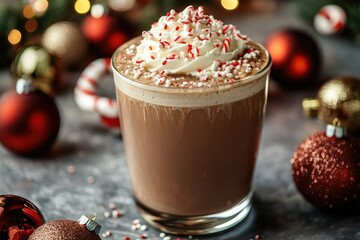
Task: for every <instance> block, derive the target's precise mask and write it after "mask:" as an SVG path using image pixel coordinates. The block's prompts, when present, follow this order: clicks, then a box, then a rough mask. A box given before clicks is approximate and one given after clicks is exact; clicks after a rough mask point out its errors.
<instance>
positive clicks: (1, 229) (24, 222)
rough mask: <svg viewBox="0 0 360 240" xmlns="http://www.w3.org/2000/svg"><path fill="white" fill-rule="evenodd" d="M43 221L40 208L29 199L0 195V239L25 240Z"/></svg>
mask: <svg viewBox="0 0 360 240" xmlns="http://www.w3.org/2000/svg"><path fill="white" fill-rule="evenodd" d="M44 222H45V220H44V217H43V216H42V214H41V212H40V210H39V209H38V208H37V207H36V206H35V205H34V204H33V203H31V202H30V201H29V200H27V199H25V198H22V197H19V196H14V195H0V239H5V240H27V239H28V237H29V236H30V235H31V234H32V232H33V231H34V230H35V229H36V228H38V227H39V226H40V225H42V224H43V223H44Z"/></svg>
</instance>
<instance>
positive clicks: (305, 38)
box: [265, 29, 321, 87]
mask: <svg viewBox="0 0 360 240" xmlns="http://www.w3.org/2000/svg"><path fill="white" fill-rule="evenodd" d="M265 46H266V48H267V49H268V51H269V52H270V55H271V57H272V60H273V65H272V68H271V77H273V78H274V80H276V81H277V82H279V83H280V84H281V85H283V86H286V87H299V86H307V85H309V84H311V83H312V82H314V81H316V78H317V76H318V74H319V71H320V67H321V57H320V50H319V48H318V46H317V44H316V42H315V41H314V39H313V38H312V37H311V36H309V35H308V34H306V33H305V32H302V31H299V30H295V29H286V30H281V31H277V32H275V33H273V34H271V35H270V36H269V37H268V39H267V41H266V43H265Z"/></svg>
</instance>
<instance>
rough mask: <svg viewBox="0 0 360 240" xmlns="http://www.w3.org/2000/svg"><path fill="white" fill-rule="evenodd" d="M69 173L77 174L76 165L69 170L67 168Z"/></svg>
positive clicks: (70, 166)
mask: <svg viewBox="0 0 360 240" xmlns="http://www.w3.org/2000/svg"><path fill="white" fill-rule="evenodd" d="M67 171H68V173H70V174H74V173H76V171H77V169H76V167H75V166H74V165H69V166H68V168H67Z"/></svg>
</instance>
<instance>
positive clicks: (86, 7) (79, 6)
mask: <svg viewBox="0 0 360 240" xmlns="http://www.w3.org/2000/svg"><path fill="white" fill-rule="evenodd" d="M90 8H91V3H90V1H89V0H77V1H76V2H75V5H74V9H75V11H76V12H77V13H79V14H85V13H87V12H89V11H90Z"/></svg>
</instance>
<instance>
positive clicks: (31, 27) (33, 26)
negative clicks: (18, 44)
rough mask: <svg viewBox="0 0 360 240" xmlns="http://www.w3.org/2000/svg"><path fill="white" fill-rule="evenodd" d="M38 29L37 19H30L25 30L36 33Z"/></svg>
mask: <svg viewBox="0 0 360 240" xmlns="http://www.w3.org/2000/svg"><path fill="white" fill-rule="evenodd" d="M37 28H38V22H37V21H36V20H35V19H33V18H32V19H29V20H27V21H26V22H25V30H26V31H27V32H35V31H36V29H37Z"/></svg>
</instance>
